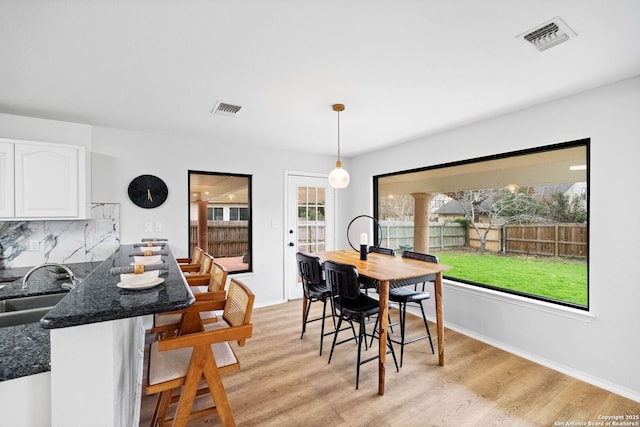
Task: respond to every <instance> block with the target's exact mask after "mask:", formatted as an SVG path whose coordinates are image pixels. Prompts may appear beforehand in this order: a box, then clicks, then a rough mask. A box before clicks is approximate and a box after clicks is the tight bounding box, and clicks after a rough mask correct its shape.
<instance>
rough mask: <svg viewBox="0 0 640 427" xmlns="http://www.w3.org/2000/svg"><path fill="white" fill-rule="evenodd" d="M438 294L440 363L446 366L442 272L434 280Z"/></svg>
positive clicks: (437, 321) (437, 322)
mask: <svg viewBox="0 0 640 427" xmlns="http://www.w3.org/2000/svg"><path fill="white" fill-rule="evenodd" d="M433 287H434V292H435V294H436V327H437V329H438V363H439V364H440V366H444V319H443V318H442V273H437V274H436V281H435V282H434V285H433Z"/></svg>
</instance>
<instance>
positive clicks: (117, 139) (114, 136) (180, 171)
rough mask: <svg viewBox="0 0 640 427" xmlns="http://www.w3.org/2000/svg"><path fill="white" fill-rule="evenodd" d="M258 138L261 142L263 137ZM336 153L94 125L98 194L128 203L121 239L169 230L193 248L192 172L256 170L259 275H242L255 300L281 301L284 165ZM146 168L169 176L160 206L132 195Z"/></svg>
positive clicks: (326, 161)
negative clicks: (155, 228)
mask: <svg viewBox="0 0 640 427" xmlns="http://www.w3.org/2000/svg"><path fill="white" fill-rule="evenodd" d="M256 145H259V141H258V142H257V143H256ZM333 161H334V158H333V157H330V156H319V155H311V154H304V153H298V152H284V151H272V150H265V149H263V148H260V147H259V146H256V147H253V148H251V149H248V148H243V147H242V146H240V145H239V144H238V143H236V141H233V140H225V141H211V140H201V139H189V138H184V137H174V136H167V135H157V134H149V133H142V132H132V131H127V130H120V129H113V128H104V127H94V128H93V200H94V201H100V202H117V203H121V207H120V208H121V211H120V218H121V223H120V224H121V231H120V236H121V242H122V243H123V244H126V243H133V242H138V241H140V239H141V238H142V237H153V236H156V237H167V238H168V239H169V241H170V243H171V249H172V251H173V253H174V255H176V256H178V257H180V256H186V255H187V253H188V221H189V216H188V215H189V213H188V205H189V194H188V188H187V184H188V182H187V175H188V173H187V171H188V170H201V171H212V172H230V173H241V174H250V175H252V177H253V178H252V215H253V274H247V275H240V277H241V280H243V281H244V282H245V283H246V284H247V285H248V286H250V287H251V289H252V290H253V292H254V293H255V294H256V306H261V305H268V304H273V303H278V302H282V301H283V300H284V287H283V280H284V278H283V262H284V261H283V250H284V248H285V247H284V232H285V230H284V229H283V227H284V226H282V225H281V226H280V227H279V228H272V221H276V222H277V223H278V224H285V223H286V221H285V218H284V203H283V200H284V193H283V191H284V183H283V180H284V171H285V170H304V171H308V172H316V173H328V172H329V170H330V169H331V168H332V167H333ZM141 174H153V175H157V176H159V177H160V178H162V179H163V180H164V181H165V182H166V183H167V186H168V187H169V197H168V198H167V201H166V202H165V203H164V204H163V205H162V206H160V207H158V208H156V209H142V208H139V207H137V206H135V205H134V204H133V203H131V201H130V200H129V198H128V196H127V187H128V185H129V182H130V181H131V179H133V178H135V177H136V176H138V175H141ZM146 222H151V223H153V224H154V225H155V223H156V222H160V223H162V231H161V232H158V233H155V232H154V233H145V227H144V225H145V223H146Z"/></svg>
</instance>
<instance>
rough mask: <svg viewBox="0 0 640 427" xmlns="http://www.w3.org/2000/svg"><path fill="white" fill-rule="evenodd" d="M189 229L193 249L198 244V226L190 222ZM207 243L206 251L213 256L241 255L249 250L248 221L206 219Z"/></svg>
mask: <svg viewBox="0 0 640 427" xmlns="http://www.w3.org/2000/svg"><path fill="white" fill-rule="evenodd" d="M189 231H190V232H189V234H190V236H189V243H190V249H191V251H193V248H194V247H195V246H196V245H197V244H198V226H197V225H196V224H195V223H192V224H191V227H190V230H189ZM207 243H208V248H206V251H207V252H208V253H209V254H211V255H212V256H214V257H218V258H222V257H237V256H243V255H244V254H246V253H248V252H249V223H248V221H207ZM203 249H204V248H203ZM190 253H192V252H190Z"/></svg>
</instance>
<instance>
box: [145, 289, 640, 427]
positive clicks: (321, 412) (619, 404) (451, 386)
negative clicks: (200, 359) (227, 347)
mask: <svg viewBox="0 0 640 427" xmlns="http://www.w3.org/2000/svg"><path fill="white" fill-rule="evenodd" d="M314 306H315V308H313V311H312V315H313V314H315V313H317V312H318V311H317V310H318V307H321V305H320V304H314ZM391 313H392V316H394V318H395V315H396V314H397V312H396V311H395V310H392V312H391ZM300 316H301V302H300V301H293V302H289V303H286V304H281V305H277V306H271V307H265V308H258V309H255V310H254V312H253V318H252V322H253V325H254V332H253V338H251V339H249V340H248V341H247V344H246V346H245V347H242V348H237V354H238V357H239V358H240V361H241V369H240V371H239V372H234V373H231V374H228V375H226V376H224V377H223V381H224V385H225V388H226V391H227V395H228V397H229V401H230V403H231V407H232V409H233V413H234V416H235V420H236V424H237V425H238V426H305V427H311V426H332V427H333V426H403V427H404V426H494V425H503V426H556V425H560V424H559V423H565V425H566V423H568V422H573V423H582V422H584V423H585V425H587V424H586V423H588V422H590V421H591V422H597V421H599V419H598V417H599V416H600V415H625V414H629V415H638V414H640V403H638V402H634V401H632V400H629V399H626V398H623V397H621V396H618V395H615V394H613V393H610V392H607V391H605V390H602V389H600V388H597V387H595V386H592V385H589V384H587V383H584V382H582V381H579V380H576V379H574V378H571V377H569V376H566V375H563V374H561V373H558V372H556V371H553V370H551V369H548V368H545V367H543V366H540V365H537V364H535V363H532V362H530V361H527V360H525V359H522V358H520V357H518V356H515V355H513V354H510V353H507V352H505V351H502V350H499V349H497V348H495V347H492V346H489V345H487V344H484V343H481V342H479V341H476V340H474V339H471V338H469V337H466V336H464V335H461V334H458V333H456V332H453V331H451V330H448V329H447V330H446V331H445V340H446V346H445V356H446V357H445V366H443V367H441V366H438V358H437V356H435V355H433V354H431V350H430V348H429V347H428V342H427V341H424V340H423V341H419V342H417V343H414V344H411V345H409V346H407V347H405V356H404V357H405V358H404V366H403V367H402V368H401V369H400V372H399V373H396V371H395V368H394V367H393V361H392V359H391V357H390V356H388V357H387V380H386V388H385V395H384V396H378V395H377V363H376V362H370V363H368V364H365V365H363V366H362V367H361V372H360V389H359V390H355V361H356V346H355V345H354V344H343V345H341V346H339V347H337V348H336V351H335V353H334V357H333V360H332V361H331V364H330V365H329V364H327V360H328V356H329V351H330V348H331V338H330V337H325V341H324V342H325V347H324V348H325V350H324V352H323V355H322V356H319V355H318V352H319V334H320V323H319V322H314V323H312V324H310V325H309V326H308V327H307V332H306V333H305V336H304V339H302V340H301V339H300V324H301V320H300ZM407 317H409V318H410V319H409V322H408V325H407V331H408V333H409V334H411V333H420V332H421V331H423V330H424V326H423V325H422V320H421V319H420V318H417V317H414V316H407ZM430 326H431V331H432V333H434V332H435V326H434V325H430ZM394 330H395V331H396V334H399V330H397V329H394ZM434 335H435V334H434ZM435 346H436V343H435V336H434V347H435ZM374 347H375V348H374V350H370V351H376V349H377V344H374ZM436 348H437V347H436ZM396 350H398V351H399V346H396ZM630 368H631V367H630ZM145 381H146V380H145ZM154 405H155V396H151V397H145V396H144V392H143V402H142V410H141V424H140V425H141V426H147V425H148V424H149V419H150V417H151V414H152V412H153V408H154ZM191 425H192V426H212V425H220V422H219V420H218V419H217V417H216V416H213V417H211V419H208V420H201V421H198V422H194V423H192V424H191ZM574 425H579V424H574Z"/></svg>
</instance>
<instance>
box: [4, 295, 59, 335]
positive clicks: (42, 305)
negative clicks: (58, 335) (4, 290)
mask: <svg viewBox="0 0 640 427" xmlns="http://www.w3.org/2000/svg"><path fill="white" fill-rule="evenodd" d="M66 295H67V293H58V294H48V295H34V296H30V297H23V298H13V299H6V300H2V301H0V328H3V327H5V326H15V325H23V324H25V323H34V322H39V321H40V319H41V318H42V316H44V315H45V314H46V313H47V312H48V311H49V310H51V309H52V308H53V307H54V306H55V305H56V304H57V303H58V302H59V301H60V300H61V299H62V298H64V297H65V296H66Z"/></svg>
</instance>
